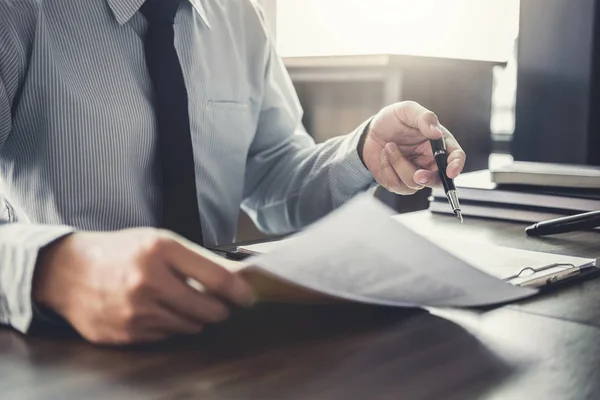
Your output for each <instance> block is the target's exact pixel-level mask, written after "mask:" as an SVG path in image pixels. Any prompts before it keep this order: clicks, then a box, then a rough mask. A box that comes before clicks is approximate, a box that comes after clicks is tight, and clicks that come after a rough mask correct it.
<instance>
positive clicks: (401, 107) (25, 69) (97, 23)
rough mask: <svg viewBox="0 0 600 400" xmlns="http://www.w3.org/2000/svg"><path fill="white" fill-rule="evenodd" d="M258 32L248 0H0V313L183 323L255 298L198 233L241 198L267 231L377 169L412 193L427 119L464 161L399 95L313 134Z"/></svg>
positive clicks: (224, 229)
mask: <svg viewBox="0 0 600 400" xmlns="http://www.w3.org/2000/svg"><path fill="white" fill-rule="evenodd" d="M173 4H175V6H173ZM169 14H170V16H169ZM265 32H266V31H265V28H264V26H263V22H262V19H261V16H260V12H259V10H258V9H257V8H256V6H255V5H253V4H252V3H251V2H250V1H249V0H181V1H178V0H148V1H146V2H144V0H85V1H73V0H52V1H49V0H18V1H15V0H0V178H1V180H2V188H1V189H0V323H2V324H4V325H9V326H12V327H13V328H15V329H17V330H19V331H21V332H27V331H28V330H29V328H30V326H31V324H32V322H36V321H43V322H44V323H54V319H55V318H54V317H55V316H56V317H60V319H61V320H63V321H66V322H67V323H69V324H70V325H71V326H72V327H73V328H74V329H76V330H77V331H78V332H79V333H80V334H81V335H82V336H83V337H85V338H86V339H87V340H90V341H92V342H95V343H110V344H119V343H132V342H145V341H154V340H160V339H163V338H166V337H169V336H171V335H176V334H194V333H198V332H200V331H201V330H202V329H203V327H204V326H205V325H206V324H210V323H216V322H219V321H222V320H224V319H225V318H227V315H228V306H229V305H232V304H233V305H238V306H250V305H251V304H252V303H253V301H254V299H253V294H252V291H251V289H250V288H249V286H248V284H247V283H246V282H245V281H244V280H243V279H241V278H240V277H239V276H237V275H234V274H232V273H230V272H227V271H226V270H225V269H223V268H221V267H220V266H219V265H218V263H217V262H216V261H215V259H214V256H212V255H211V254H210V253H208V251H206V250H204V249H203V248H202V247H201V246H200V245H203V246H206V247H210V246H214V245H218V244H223V243H228V242H231V241H232V240H234V238H235V228H236V222H237V219H238V213H239V210H240V206H241V207H242V208H243V209H244V210H245V211H246V212H247V213H248V214H249V215H250V216H251V217H252V219H253V220H254V222H255V223H256V224H257V225H258V226H259V227H260V228H261V229H262V230H264V231H265V232H269V233H274V234H282V233H287V232H291V231H294V230H298V229H300V228H302V227H304V226H306V225H307V224H309V223H311V222H313V221H315V220H317V219H318V218H320V217H322V216H324V215H326V214H327V213H328V212H330V211H332V210H333V209H335V208H336V207H338V206H340V205H341V204H343V203H344V202H345V201H347V200H348V199H350V198H351V197H352V196H354V195H356V194H357V193H359V192H361V191H364V190H366V189H367V188H369V187H370V186H371V185H373V184H374V183H379V184H381V185H383V186H385V187H386V188H388V189H389V190H391V191H394V192H396V193H400V194H412V193H414V192H416V191H417V190H420V189H421V188H423V187H425V186H434V185H436V184H437V183H438V180H437V174H436V172H435V163H434V160H433V157H432V154H431V150H430V147H429V144H428V139H438V138H440V137H441V136H442V135H444V136H445V137H446V141H447V144H448V147H449V150H450V154H449V160H448V161H449V166H448V170H447V173H448V175H449V176H450V177H451V178H454V177H456V176H457V175H458V174H459V173H460V172H461V170H462V168H463V166H464V162H465V154H464V152H463V151H462V150H461V149H460V146H459V145H458V143H457V142H456V141H455V140H454V138H453V137H452V135H451V134H450V132H448V131H447V130H446V129H445V128H443V127H442V126H441V125H440V124H439V121H438V119H437V117H436V116H435V114H433V113H432V112H430V111H428V110H426V109H424V108H423V107H421V106H420V105H418V104H416V103H413V102H403V103H399V104H394V105H391V106H389V107H387V108H385V109H383V110H382V111H381V112H379V113H378V114H377V115H376V116H375V117H374V118H373V119H372V120H370V121H366V122H365V123H363V124H362V125H361V126H359V127H357V129H356V130H355V131H354V132H352V133H350V134H348V135H346V136H340V137H336V138H333V139H330V140H328V141H327V142H325V143H322V144H319V145H316V144H315V143H314V142H313V140H312V139H311V137H310V136H309V135H308V134H307V133H306V132H305V131H304V130H303V128H302V125H301V108H300V105H299V102H298V99H297V97H296V94H295V91H294V88H293V86H292V83H291V82H290V79H289V77H288V75H287V73H286V70H285V68H284V66H283V64H282V62H281V59H280V58H279V57H278V56H277V54H276V53H275V50H274V46H273V43H272V41H271V40H270V38H269V36H268V35H267V34H266V33H265ZM192 198H193V199H192ZM174 203H175V204H178V205H177V206H175V207H174V206H172V204H174ZM190 278H191V279H193V280H196V281H198V282H200V283H201V284H202V285H203V286H204V288H205V289H206V290H205V291H202V292H200V291H198V290H195V289H193V288H191V287H190V286H189V285H188V284H187V283H186V281H187V280H188V279H190Z"/></svg>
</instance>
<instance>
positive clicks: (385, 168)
mask: <svg viewBox="0 0 600 400" xmlns="http://www.w3.org/2000/svg"><path fill="white" fill-rule="evenodd" d="M379 160H380V167H381V177H380V181H379V183H380V184H381V185H383V187H385V188H386V189H387V190H388V191H390V192H393V193H397V194H404V195H410V194H414V193H415V190H414V189H411V188H409V187H408V186H406V185H405V184H404V183H403V182H402V181H401V180H400V177H399V176H398V174H397V173H396V171H395V170H394V168H393V167H392V165H391V164H390V161H389V160H388V157H387V155H386V152H385V150H382V151H381V155H380V158H379Z"/></svg>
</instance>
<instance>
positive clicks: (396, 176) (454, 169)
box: [362, 101, 466, 194]
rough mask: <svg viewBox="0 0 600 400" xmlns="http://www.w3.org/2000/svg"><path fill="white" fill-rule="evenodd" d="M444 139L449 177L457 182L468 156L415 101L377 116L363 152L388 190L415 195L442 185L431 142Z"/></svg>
mask: <svg viewBox="0 0 600 400" xmlns="http://www.w3.org/2000/svg"><path fill="white" fill-rule="evenodd" d="M442 135H443V136H444V138H445V140H446V147H447V150H448V169H447V170H446V173H447V175H448V177H449V178H451V179H454V178H456V177H457V176H458V175H459V174H460V173H461V172H462V170H463V168H464V166H465V160H466V154H465V152H464V151H463V150H462V149H461V147H460V145H459V144H458V142H457V141H456V139H455V138H454V136H452V134H451V133H450V132H449V131H448V130H447V129H446V128H444V127H443V126H442V125H441V124H440V122H439V120H438V118H437V116H436V115H435V114H434V113H433V112H431V111H429V110H427V109H426V108H424V107H422V106H421V105H419V104H417V103H415V102H411V101H406V102H402V103H397V104H394V105H391V106H389V107H386V108H384V109H383V110H381V111H380V112H379V114H377V115H376V116H375V118H374V119H373V121H372V122H371V126H370V128H369V132H368V133H367V137H366V139H365V142H364V146H363V149H362V151H363V154H362V155H363V160H364V162H365V164H366V166H367V168H369V170H370V171H371V173H372V174H373V176H374V177H375V179H376V180H377V182H378V183H379V184H380V185H382V186H384V187H385V188H386V189H387V190H389V191H391V192H395V193H398V194H414V193H415V192H417V191H418V190H420V189H423V188H424V187H425V186H428V187H434V186H438V185H439V184H440V178H439V175H438V172H437V166H436V163H435V159H434V158H433V152H432V151H431V145H430V143H429V141H430V140H437V139H440V138H441V137H442Z"/></svg>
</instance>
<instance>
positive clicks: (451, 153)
mask: <svg viewBox="0 0 600 400" xmlns="http://www.w3.org/2000/svg"><path fill="white" fill-rule="evenodd" d="M440 127H441V128H442V130H443V131H444V136H445V138H446V139H445V140H446V148H447V150H448V167H447V169H446V174H447V175H448V178H450V179H454V178H456V177H457V176H458V175H460V173H461V172H462V170H463V169H464V167H465V162H466V161H467V155H466V153H465V152H464V150H463V149H462V147H461V146H460V144H459V143H458V141H457V140H456V138H455V137H454V136H453V135H452V133H450V131H448V129H446V128H445V127H444V126H441V125H440Z"/></svg>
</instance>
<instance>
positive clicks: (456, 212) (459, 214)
mask: <svg viewBox="0 0 600 400" xmlns="http://www.w3.org/2000/svg"><path fill="white" fill-rule="evenodd" d="M454 213H455V214H456V218H458V220H459V221H460V223H461V224H462V223H463V222H464V221H463V216H462V213H461V212H460V210H455V211H454Z"/></svg>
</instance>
